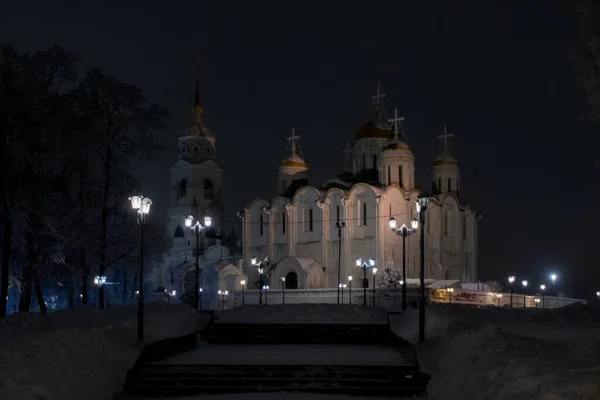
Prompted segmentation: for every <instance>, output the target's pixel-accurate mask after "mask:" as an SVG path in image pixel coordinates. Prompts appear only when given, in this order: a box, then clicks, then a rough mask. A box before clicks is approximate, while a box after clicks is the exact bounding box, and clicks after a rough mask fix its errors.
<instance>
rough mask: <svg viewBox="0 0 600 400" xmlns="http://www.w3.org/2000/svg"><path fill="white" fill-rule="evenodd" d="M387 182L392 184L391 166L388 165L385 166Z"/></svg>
mask: <svg viewBox="0 0 600 400" xmlns="http://www.w3.org/2000/svg"><path fill="white" fill-rule="evenodd" d="M387 183H388V186H390V185H391V184H392V167H391V166H390V165H388V167H387Z"/></svg>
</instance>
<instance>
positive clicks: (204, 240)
mask: <svg viewBox="0 0 600 400" xmlns="http://www.w3.org/2000/svg"><path fill="white" fill-rule="evenodd" d="M203 111H204V110H203V107H202V104H201V103H200V95H199V87H198V82H196V93H195V103H194V107H193V109H192V118H191V121H190V124H189V127H188V129H187V131H185V132H184V133H183V134H182V135H181V136H180V137H179V138H178V159H177V161H175V162H174V163H173V164H172V165H171V168H170V175H171V179H170V189H169V208H168V214H167V217H168V220H167V231H168V233H169V235H170V236H171V238H172V243H171V248H170V250H169V253H168V254H167V256H166V257H165V260H164V262H163V264H162V265H161V266H160V267H159V268H158V273H157V275H158V276H155V285H156V287H157V288H159V289H160V291H163V290H164V291H165V293H170V294H171V293H174V294H175V296H177V297H179V298H181V297H182V296H184V297H185V296H187V297H188V298H191V297H192V296H193V293H194V273H195V271H196V268H195V263H196V254H197V255H198V257H197V259H198V265H199V270H200V276H199V287H200V290H201V297H200V299H201V304H202V308H204V309H214V308H216V307H217V303H218V296H217V293H218V290H229V291H231V292H232V293H233V292H235V291H236V289H237V290H239V287H238V286H239V285H240V281H241V279H242V271H241V267H240V263H239V262H238V261H236V258H239V256H236V254H235V253H236V247H237V237H236V236H235V234H234V233H233V232H231V234H230V235H228V236H226V237H225V236H224V233H223V214H224V198H223V182H224V174H225V170H224V168H223V166H222V165H221V164H219V163H218V162H217V160H216V145H215V142H216V137H215V135H214V134H213V133H212V132H211V131H210V130H209V129H208V127H207V126H206V124H205V123H204V120H203ZM190 216H192V217H193V224H195V223H196V222H198V223H199V224H200V225H201V226H202V229H201V231H200V237H199V240H198V248H196V235H195V232H194V230H193V229H192V228H191V227H189V226H187V225H186V222H185V221H186V218H189V217H190ZM205 217H210V219H211V223H210V225H208V226H207V225H206V223H205Z"/></svg>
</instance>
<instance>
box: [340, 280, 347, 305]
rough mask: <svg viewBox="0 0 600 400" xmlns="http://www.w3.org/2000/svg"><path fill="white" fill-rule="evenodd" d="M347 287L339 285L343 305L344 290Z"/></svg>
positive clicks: (342, 284)
mask: <svg viewBox="0 0 600 400" xmlns="http://www.w3.org/2000/svg"><path fill="white" fill-rule="evenodd" d="M345 287H346V284H345V283H340V284H339V285H338V288H339V289H340V292H341V293H342V303H343V302H344V288H345Z"/></svg>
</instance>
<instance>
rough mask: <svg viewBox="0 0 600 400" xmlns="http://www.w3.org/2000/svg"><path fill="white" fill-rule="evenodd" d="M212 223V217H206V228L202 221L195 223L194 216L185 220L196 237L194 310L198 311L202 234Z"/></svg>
mask: <svg viewBox="0 0 600 400" xmlns="http://www.w3.org/2000/svg"><path fill="white" fill-rule="evenodd" d="M211 223H212V220H211V218H210V217H204V226H202V224H201V223H200V221H196V222H194V217H193V216H191V215H190V216H188V217H187V218H186V219H185V226H187V227H188V228H190V229H193V230H194V235H195V236H196V268H195V272H194V303H193V305H194V309H195V310H197V309H198V298H199V296H200V265H199V264H200V263H199V261H198V258H199V256H200V233H201V232H202V230H203V229H204V228H206V227H209V226H210V224H211Z"/></svg>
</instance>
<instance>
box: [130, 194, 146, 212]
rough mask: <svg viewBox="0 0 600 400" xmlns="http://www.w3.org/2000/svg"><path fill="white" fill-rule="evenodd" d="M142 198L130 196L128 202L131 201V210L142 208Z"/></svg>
mask: <svg viewBox="0 0 600 400" xmlns="http://www.w3.org/2000/svg"><path fill="white" fill-rule="evenodd" d="M143 198H144V197H143V196H131V197H130V198H129V201H131V208H133V209H134V210H139V209H140V208H142V199H143Z"/></svg>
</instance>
